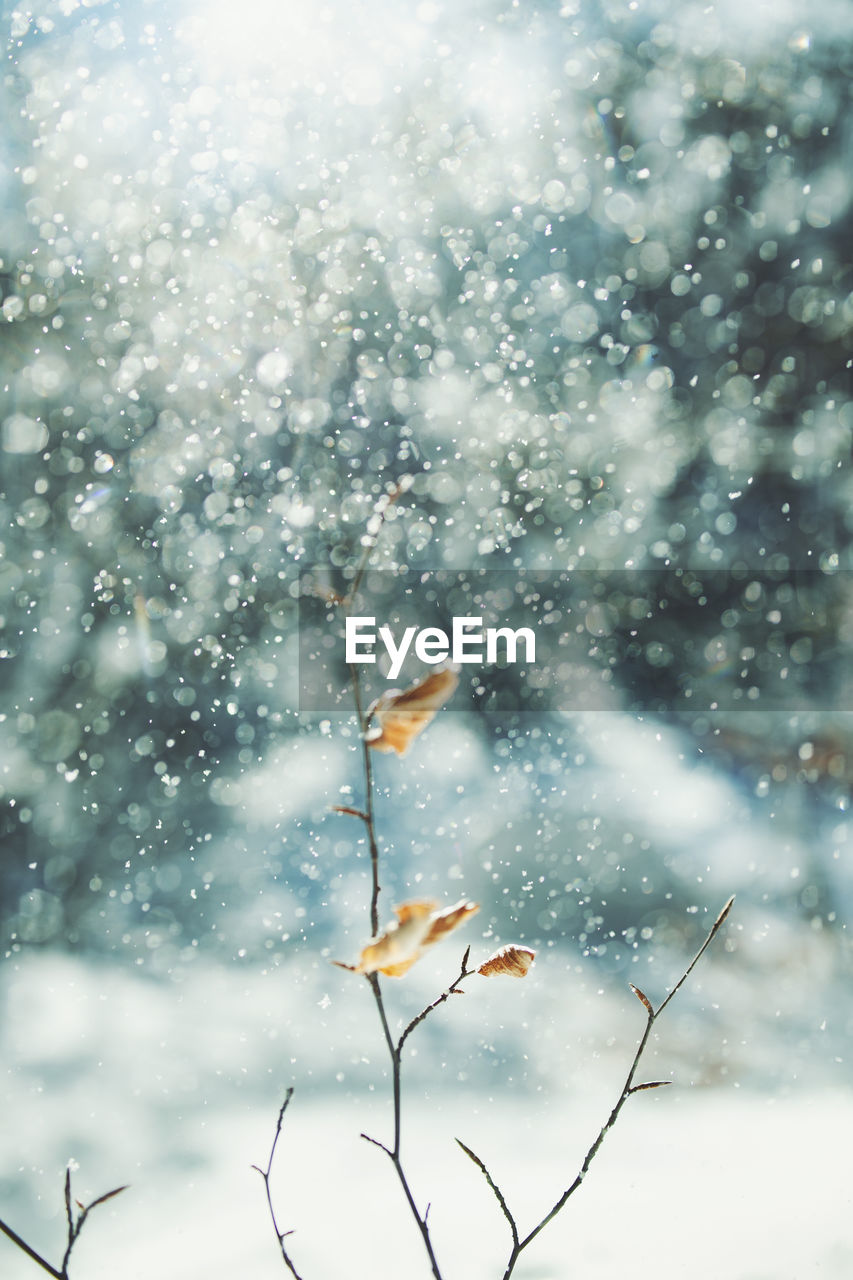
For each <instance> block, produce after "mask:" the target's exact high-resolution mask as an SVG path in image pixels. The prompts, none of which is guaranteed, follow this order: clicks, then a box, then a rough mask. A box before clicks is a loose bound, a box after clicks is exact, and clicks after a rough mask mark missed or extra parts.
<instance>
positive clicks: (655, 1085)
mask: <svg viewBox="0 0 853 1280" xmlns="http://www.w3.org/2000/svg"><path fill="white" fill-rule="evenodd" d="M733 902H734V897H731V898H729V900H728V902H727V903H726V905H725V906H724V907H723V909H722V911H721V912H720V914H719V915H718V916H717V918H716V920H715V921H714V923H713V925H712V926H711V929H710V931H709V933H708V936H707V937H706V938H705V941H704V942H703V943H702V945H701V947H700V948H699V950H698V951H697V952H696V954H695V955H694V957H693V959H692V960H691V961H690V964H689V965H688V966H687V968H686V969H685V970H684V972H683V974H682V975H681V977H680V978H679V979H678V982H676V984H675V986H674V987H673V988H672V990H671V991H670V993H669V995H668V996H667V997H666V999H665V1000H664V1001H663V1002H662V1004H660V1005H659V1006H658V1008H657V1009H655V1008H654V1006H653V1005H652V1002H651V1000H649V998H648V996H647V995H646V994H645V993H644V992H643V991H641V990H640V989H639V987H635V986H634V984H633V983H631V984H630V986H631V990H632V991H633V992H634V994H635V996H636V997H637V999H638V1000H639V1001H640V1003H641V1004H642V1006H643V1008H644V1009H645V1010H646V1026H645V1029H644V1031H643V1034H642V1036H641V1038H640V1042H639V1044H638V1045H637V1049H636V1052H635V1053H634V1057H633V1060H632V1062H631V1066H630V1068H629V1071H628V1075H627V1077H626V1080H625V1083H624V1084H623V1086H622V1090H621V1092H620V1094H619V1097H618V1098H617V1099H616V1102H615V1104H614V1106H613V1108H612V1110H611V1112H610V1115H609V1116H608V1117H607V1119H606V1120H605V1122H604V1124H603V1125H602V1127H601V1129H600V1130H599V1132H598V1135H597V1136H596V1139H595V1141H594V1142H593V1144H592V1146H591V1147H590V1148H589V1150H588V1151H587V1153H586V1155H585V1156H584V1158H583V1163H582V1164H581V1167H580V1170H579V1172H578V1174H577V1176H576V1178H575V1180H574V1181H573V1182H572V1183H571V1185H570V1186H569V1187H567V1188H566V1190H565V1191H564V1192H563V1194H562V1195H561V1196H560V1198H559V1200H558V1201H557V1202H556V1204H555V1205H554V1206H553V1207H552V1208H551V1209H549V1211H548V1212H547V1213H546V1214H545V1216H544V1218H542V1220H541V1221H540V1222H539V1223H538V1224H537V1225H536V1226H535V1227H534V1228H533V1230H532V1231H529V1232H528V1233H527V1235H526V1236H524V1237H520V1235H519V1230H518V1223H517V1221H516V1219H515V1218H514V1217H513V1214H512V1212H511V1210H510V1208H509V1206H508V1205H507V1202H506V1200H505V1199H504V1197H503V1195H502V1194H501V1192H500V1190H499V1189H498V1186H497V1184H496V1182H495V1181H494V1179H493V1178H492V1175H491V1173H490V1172H489V1170H488V1169H487V1168H486V1165H485V1164H484V1162H483V1161H482V1160H481V1159H480V1157H479V1156H478V1155H476V1154H475V1153H474V1152H473V1151H472V1150H471V1149H470V1147H466V1146H465V1144H464V1143H462V1142H459V1139H458V1138H457V1142H459V1145H460V1147H462V1150H463V1151H464V1152H465V1154H466V1155H467V1156H468V1157H469V1158H470V1159H471V1160H473V1161H474V1163H475V1164H476V1165H477V1166H478V1168H479V1169H480V1171H481V1172H482V1174H483V1176H484V1177H485V1179H486V1181H487V1182H488V1184H489V1186H490V1187H491V1189H492V1191H493V1192H494V1195H495V1197H496V1199H497V1201H498V1203H499V1205H500V1207H501V1209H502V1210H503V1213H504V1216H505V1217H506V1219H507V1221H508V1222H509V1226H510V1231H511V1232H512V1249H511V1251H510V1255H509V1261H508V1263H507V1266H506V1270H505V1271H504V1274H503V1280H509V1277H510V1276H511V1275H512V1273H513V1271H514V1269H515V1264H516V1263H517V1262H518V1259H519V1257H520V1256H521V1254H522V1253H523V1252H524V1250H525V1249H526V1248H527V1246H528V1245H529V1244H531V1243H532V1242H533V1241H534V1240H535V1239H536V1237H537V1236H538V1235H539V1233H540V1231H543V1230H544V1229H545V1227H547V1225H548V1223H549V1222H551V1221H552V1220H553V1219H554V1218H556V1216H557V1214H558V1213H559V1212H560V1210H561V1209H563V1207H564V1206H565V1204H566V1202H567V1201H568V1200H569V1199H570V1198H571V1196H573V1195H574V1193H575V1192H576V1191H577V1190H578V1188H579V1187H580V1185H581V1183H582V1182H583V1180H584V1178H585V1177H586V1175H587V1173H588V1172H589V1167H590V1165H591V1164H592V1162H593V1160H594V1159H595V1157H596V1156H597V1154H598V1152H599V1149H600V1147H601V1144H602V1143H603V1142H604V1139H605V1138H606V1137H607V1135H608V1133H609V1132H610V1130H611V1129H612V1128H613V1126H614V1124H615V1123H616V1121H617V1120H618V1118H619V1114H620V1112H621V1110H622V1108H623V1107H624V1105H625V1103H626V1102H627V1101H628V1099H629V1098H630V1097H631V1095H632V1094H634V1093H640V1092H643V1091H644V1090H647V1089H659V1088H662V1087H664V1086H665V1085H668V1084H670V1081H669V1080H649V1081H647V1082H646V1083H644V1084H636V1085H635V1084H634V1077H635V1075H636V1073H637V1068H638V1067H639V1065H640V1059H641V1058H642V1056H643V1052H644V1050H645V1048H646V1045H647V1044H648V1042H649V1036H650V1035H651V1032H652V1027H653V1026H654V1025H655V1023H656V1022H657V1020H658V1018H659V1017H660V1015H661V1014H662V1013H663V1011H664V1009H665V1008H666V1006H667V1005H668V1004H669V1002H670V1001H671V1000H672V998H673V996H674V995H675V994H676V992H677V991H678V990H679V989H680V988H681V987H682V986H683V984H684V982H685V980H686V979H687V978H688V977H689V975H690V973H691V972H692V971H693V968H694V966H695V965H696V963H697V961H698V960H699V959H700V957H701V956H702V955H703V954H704V953H705V951H706V950H707V948H708V947H709V946H710V944H711V943H712V942H713V940H714V938H715V937H716V936H717V934H718V933H719V931H720V929H721V928H722V925H723V922H724V920H725V919H726V916H727V915H728V914H729V912H730V911H731V908H732V903H733Z"/></svg>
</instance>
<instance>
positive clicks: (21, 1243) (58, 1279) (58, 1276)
mask: <svg viewBox="0 0 853 1280" xmlns="http://www.w3.org/2000/svg"><path fill="white" fill-rule="evenodd" d="M0 1231H2V1232H3V1234H4V1235H5V1236H8V1237H9V1239H10V1240H11V1241H12V1244H16V1245H17V1246H18V1248H19V1249H20V1250H21V1252H22V1253H25V1254H26V1255H27V1257H28V1258H32V1260H33V1262H35V1263H37V1264H38V1265H39V1266H40V1267H41V1268H42V1270H43V1271H46V1272H47V1273H48V1275H51V1276H53V1277H54V1280H64V1277H63V1273H62V1272H61V1271H57V1269H56V1267H52V1266H51V1265H50V1263H49V1262H48V1261H47V1259H46V1258H43V1257H42V1256H41V1254H40V1253H36V1251H35V1249H33V1248H32V1247H31V1246H30V1245H28V1244H27V1242H26V1240H22V1239H21V1237H20V1236H19V1235H18V1233H17V1231H13V1230H12V1228H11V1227H10V1226H7V1224H6V1223H5V1222H4V1221H3V1219H2V1218H0Z"/></svg>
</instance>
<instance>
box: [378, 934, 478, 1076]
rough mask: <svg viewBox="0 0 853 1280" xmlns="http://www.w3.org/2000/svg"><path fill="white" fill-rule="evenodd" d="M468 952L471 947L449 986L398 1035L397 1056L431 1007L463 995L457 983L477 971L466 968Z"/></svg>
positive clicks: (430, 1011)
mask: <svg viewBox="0 0 853 1280" xmlns="http://www.w3.org/2000/svg"><path fill="white" fill-rule="evenodd" d="M470 954H471V948H470V947H468V949H467V950H466V952H465V954H464V956H463V957H462V967H461V968H460V970H459V974H458V976H457V977H456V978H454V979H453V981H452V982H451V984H450V986H449V987H447V988H446V989H445V990H444V991H442V993H441V995H440V996H437V997H436V998H435V1000H433V1002H432V1004H428V1005H427V1007H426V1008H425V1009H422V1010H421V1012H420V1013H419V1014H418V1016H417V1017H416V1018H412V1021H411V1022H410V1023H409V1025H408V1026H407V1027H406V1030H405V1031H404V1032H403V1034H402V1035H401V1036H400V1039H399V1040H398V1041H397V1048H396V1054H397V1057H399V1056H400V1054H401V1053H402V1052H403V1045H404V1044H405V1043H406V1041H407V1039H408V1038H409V1036H410V1035H411V1034H412V1032H413V1031H414V1029H415V1027H418V1026H420V1024H421V1023H422V1022H423V1021H424V1019H425V1018H427V1017H429V1015H430V1014H431V1013H432V1011H433V1009H437V1008H438V1006H439V1005H440V1004H444V1002H445V1000H449V999H450V997H451V996H463V995H464V994H465V992H464V991H461V990H460V988H459V983H460V982H462V981H463V980H464V979H465V978H470V977H471V975H472V974H474V973H476V972H477V970H476V969H469V968H468V957H469V956H470Z"/></svg>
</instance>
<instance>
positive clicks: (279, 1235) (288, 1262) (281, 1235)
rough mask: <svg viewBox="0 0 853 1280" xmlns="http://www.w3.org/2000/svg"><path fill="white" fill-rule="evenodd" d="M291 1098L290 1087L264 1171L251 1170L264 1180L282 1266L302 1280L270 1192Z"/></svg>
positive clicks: (286, 1233) (258, 1168) (298, 1279)
mask: <svg viewBox="0 0 853 1280" xmlns="http://www.w3.org/2000/svg"><path fill="white" fill-rule="evenodd" d="M292 1097H293V1089H292V1087H291V1088H289V1089H288V1090H287V1092H286V1093H285V1095H284V1102H283V1103H282V1104H281V1110H280V1111H279V1113H278V1120H277V1122H276V1126H275V1136H274V1137H273V1140H272V1146H271V1148H270V1155H269V1160H267V1167H266V1169H262V1168H261V1167H260V1166H259V1165H256V1164H253V1165H252V1168H253V1169H256V1170H257V1171H258V1173H259V1174H260V1175H261V1177H262V1178H263V1180H264V1187H265V1188H266V1193H267V1206H268V1207H269V1211H270V1218H271V1219H272V1225H273V1230H274V1231H275V1237H276V1240H278V1247H279V1249H280V1250H281V1257H282V1261H283V1262H284V1265H285V1266H286V1267H287V1269H288V1271H289V1272H290V1274H291V1275H292V1276H293V1280H302V1277H301V1276H300V1274H299V1272H298V1271H297V1270H296V1267H295V1266H294V1264H293V1260H292V1259H291V1257H290V1255H289V1253H288V1252H287V1249H286V1248H285V1247H284V1242H285V1240H286V1239H287V1237H288V1236H290V1235H293V1232H292V1231H282V1229H281V1227H280V1226H279V1225H278V1219H277V1218H276V1216H275V1208H274V1206H273V1202H272V1192H271V1190H270V1174H271V1173H272V1166H273V1161H274V1160H275V1151H276V1147H277V1146H278V1140H279V1138H280V1137H281V1129H282V1125H283V1124H284V1113H285V1111H286V1110H287V1108H288V1104H289V1103H290V1099H291V1098H292Z"/></svg>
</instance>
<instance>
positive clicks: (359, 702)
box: [338, 488, 468, 1280]
mask: <svg viewBox="0 0 853 1280" xmlns="http://www.w3.org/2000/svg"><path fill="white" fill-rule="evenodd" d="M402 492H403V490H402V488H397V489H395V490H393V491H392V492H391V493H390V494H389V495H388V496H387V498H386V499H384V501H383V502H382V504H381V506H379V507H377V508H376V510H375V512H374V522H375V524H374V528H373V529H372V530H371V531H370V532H369V533H368V535H367V536H366V537H365V539H364V551H363V552H362V556H361V559H360V561H359V564H358V567H357V569H356V572H355V575H354V577H353V581H352V586H351V587H350V589H349V591H348V592H347V595H346V598H345V600H344V601H343V608H344V614H345V616H349V614H350V611H351V610H352V607H353V604H354V602H355V599H356V596H357V594H358V591H359V588H360V586H361V583H362V579H363V578H364V574H365V572H366V570H367V566H368V564H369V562H370V557H371V554H372V553H373V550H374V548H375V546H376V542H377V539H378V538H379V534H380V532H381V530H382V526H383V524H384V523H385V519H386V517H387V515H388V512H389V510H390V509H391V507H392V506H393V504H394V503H395V502H396V501H397V499H398V498H399V497H400V494H401V493H402ZM349 671H350V683H351V687H352V695H353V702H354V704H355V714H356V720H357V722H358V728H359V732H360V734H361V760H362V774H363V778H364V808H363V809H355V808H353V807H351V806H348V805H347V806H340V807H339V809H338V812H343V813H347V814H350V815H351V816H352V817H356V818H360V819H361V821H362V822H363V823H364V825H365V831H366V833H367V844H368V849H369V851H370V877H371V892H370V930H371V934H372V935H373V936H374V937H376V936H377V934H378V933H379V894H380V891H381V884H380V878H379V842H378V839H377V835H376V811H375V804H374V785H373V760H372V757H371V751H370V745H369V743H368V741H367V731H368V729H369V727H370V719H371V717H370V714H369V708H368V709H367V710H365V708H364V705H363V698H362V691H361V679H360V675H359V670H358V667H357V665H356V664H354V663H353V664H351V665H350V669H349ZM467 958H468V953H467V952H466V954H465V960H466V961H467ZM464 967H465V966H464V964H463V970H464ZM463 976H465V975H464V972H463V973H461V974H460V975H459V977H458V978H456V979H455V981H454V982H453V983H452V984H451V987H450V988H448V990H447V992H445V993H444V994H443V995H442V996H440V997H439V998H438V1000H437V1001H435V1002H434V1005H433V1006H430V1007H429V1008H427V1009H425V1010H424V1011H423V1013H421V1014H420V1015H419V1016H418V1017H417V1018H415V1019H414V1021H413V1022H412V1023H411V1024H410V1025H409V1026H408V1027H407V1028H406V1030H405V1031H404V1032H403V1034H402V1036H401V1037H400V1039H399V1040H398V1041H397V1043H396V1044H395V1042H394V1037H393V1035H392V1034H391V1028H390V1025H389V1023H388V1015H387V1014H386V1012H385V1002H384V1000H383V997H382V987H381V984H380V981H379V975H378V973H370V974H367V975H366V977H367V981H368V984H369V986H370V990H371V992H372V994H373V1000H374V1003H375V1005H376V1011H377V1013H378V1015H379V1022H380V1025H381V1027H382V1035H383V1037H384V1040H385V1044H386V1045H387V1048H388V1055H389V1057H390V1059H391V1091H392V1102H393V1108H394V1143H393V1147H387V1146H386V1145H385V1144H384V1143H382V1142H379V1141H378V1140H377V1139H376V1138H371V1137H369V1136H368V1135H367V1134H362V1137H363V1138H364V1139H365V1140H366V1141H367V1142H370V1143H372V1144H373V1146H376V1147H380V1148H381V1150H383V1151H384V1152H385V1154H386V1155H387V1156H388V1158H389V1159H390V1160H391V1163H392V1164H393V1166H394V1169H395V1171H396V1174H397V1178H398V1179H399V1182H400V1186H401V1187H402V1189H403V1194H404V1196H405V1197H406V1202H407V1204H408V1206H409V1209H410V1210H411V1213H412V1217H413V1218H414V1219H415V1222H416V1223H417V1226H418V1230H419V1231H420V1234H421V1239H422V1240H423V1244H424V1248H425V1250H426V1253H427V1257H428V1258H429V1262H430V1267H431V1269H432V1274H433V1277H434V1278H435V1280H442V1277H441V1272H440V1270H439V1266H438V1262H437V1260H436V1256H435V1251H434V1249H433V1245H432V1239H431V1237H430V1231H429V1226H428V1225H427V1218H428V1216H429V1206H427V1209H426V1212H424V1213H423V1214H422V1213H421V1211H420V1209H419V1208H418V1205H417V1201H416V1200H415V1197H414V1194H413V1192H412V1189H411V1187H410V1185H409V1181H408V1178H407V1176H406V1172H405V1169H404V1167H403V1161H402V1155H401V1133H402V1100H401V1090H400V1071H401V1061H402V1049H403V1044H404V1042H405V1040H406V1038H407V1037H408V1035H409V1034H410V1033H411V1032H412V1031H413V1030H414V1028H415V1026H417V1025H418V1024H419V1023H420V1022H422V1021H423V1019H424V1018H425V1017H426V1016H427V1014H428V1013H429V1012H430V1009H431V1008H432V1007H437V1006H438V1005H439V1004H441V1003H442V1002H443V1001H444V1000H446V999H447V998H448V996H449V995H450V994H452V992H453V989H454V988H455V986H456V984H457V983H458V982H460V981H461V979H462V977H463Z"/></svg>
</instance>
